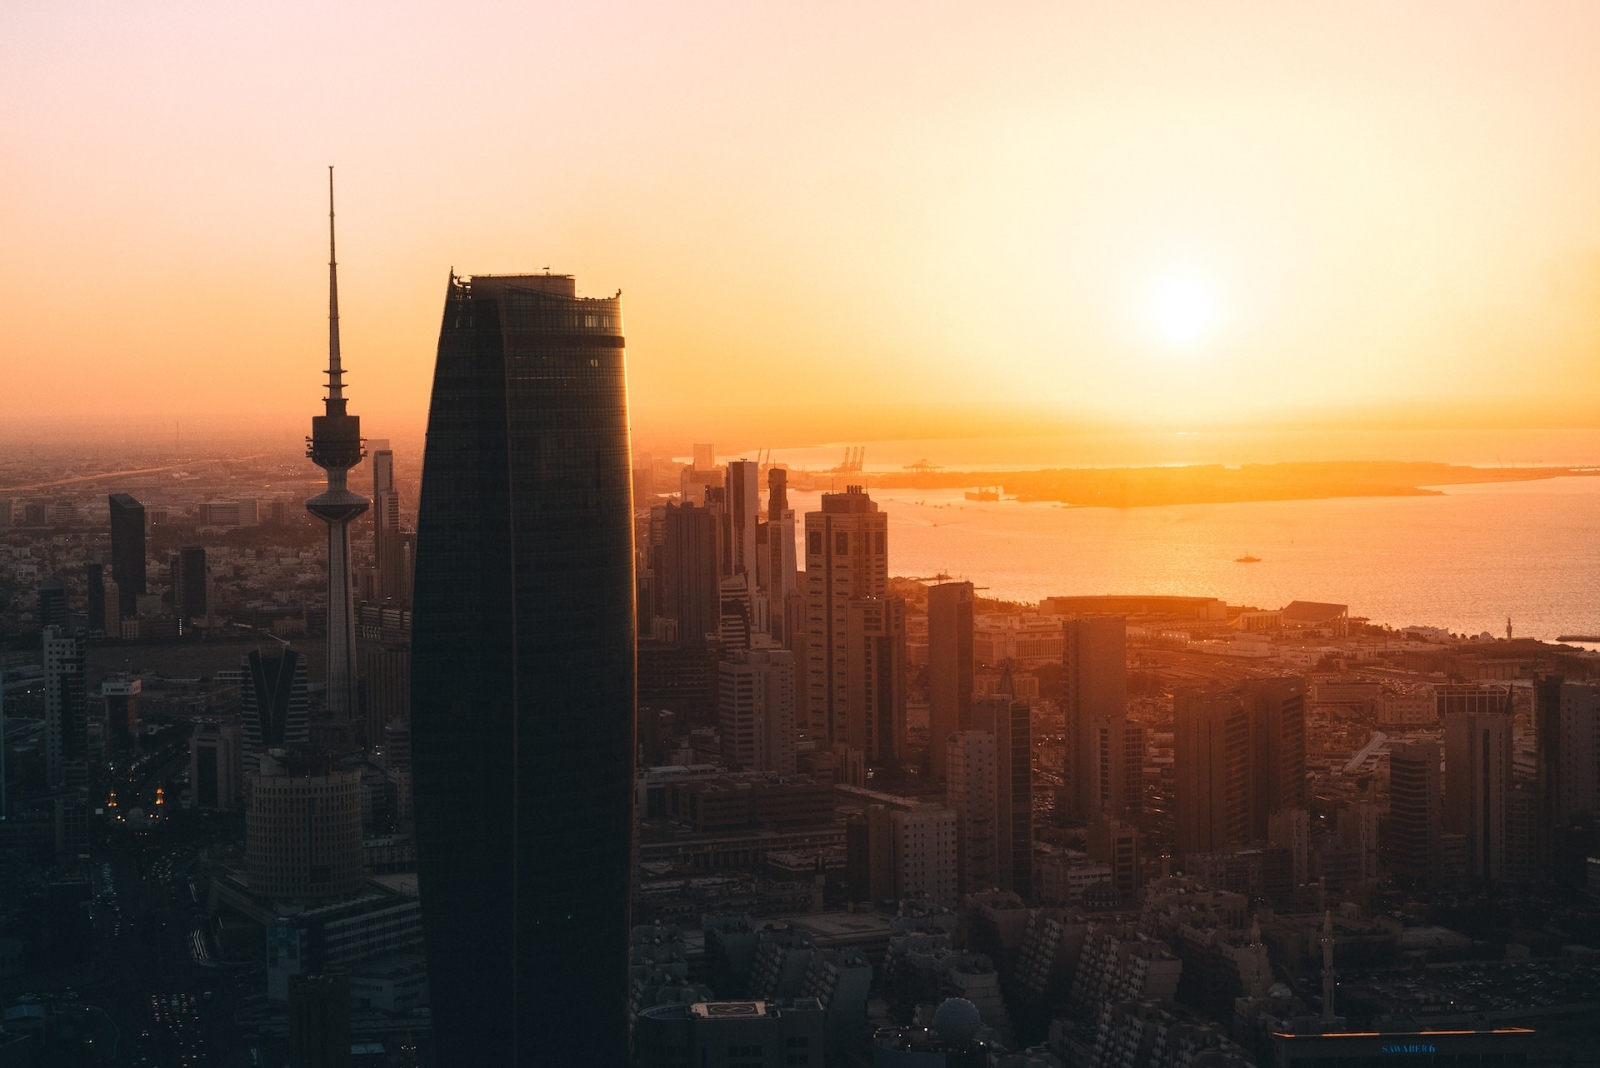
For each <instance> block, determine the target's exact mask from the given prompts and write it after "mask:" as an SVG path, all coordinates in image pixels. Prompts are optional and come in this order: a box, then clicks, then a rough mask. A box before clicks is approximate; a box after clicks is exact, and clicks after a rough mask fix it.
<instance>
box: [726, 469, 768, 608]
mask: <svg viewBox="0 0 1600 1068" xmlns="http://www.w3.org/2000/svg"><path fill="white" fill-rule="evenodd" d="M760 471H761V465H760V464H758V463H757V462H756V461H754V460H729V461H728V474H727V482H726V483H725V485H726V487H727V493H728V496H727V501H728V556H729V565H730V572H729V573H730V574H734V575H737V574H741V573H743V574H748V575H749V576H750V583H751V585H752V586H754V585H755V581H756V519H757V518H758V517H759V516H760V514H761V478H760Z"/></svg>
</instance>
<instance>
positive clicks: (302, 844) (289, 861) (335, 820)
mask: <svg viewBox="0 0 1600 1068" xmlns="http://www.w3.org/2000/svg"><path fill="white" fill-rule="evenodd" d="M249 777H250V807H249V809H248V810H247V811H246V812H245V821H244V829H245V865H246V870H247V872H248V875H249V878H250V889H251V890H253V891H255V892H256V893H258V894H264V895H267V896H269V897H275V898H281V899H284V900H292V901H312V900H317V899H324V898H330V897H338V896H340V895H343V894H350V893H354V892H355V891H357V890H359V889H361V884H362V883H363V882H364V881H365V880H366V873H365V872H364V870H363V868H362V863H363V856H362V852H361V769H360V768H358V767H356V768H351V767H345V766H344V765H343V764H341V763H339V762H338V760H337V759H336V758H335V757H333V756H329V755H326V754H321V753H287V752H285V751H284V750H281V749H279V750H274V751H272V752H269V753H263V754H261V757H260V761H259V764H258V769H257V770H256V771H252V772H250V773H249Z"/></svg>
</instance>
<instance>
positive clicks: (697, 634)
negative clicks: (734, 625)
mask: <svg viewBox="0 0 1600 1068" xmlns="http://www.w3.org/2000/svg"><path fill="white" fill-rule="evenodd" d="M659 511H660V513H661V516H660V518H661V545H660V547H659V548H658V549H657V550H656V551H655V554H654V556H655V558H654V560H653V561H652V564H651V571H652V572H653V573H654V578H655V587H656V590H657V596H658V604H657V611H658V614H659V615H660V616H661V617H662V618H663V619H670V620H672V621H673V622H674V624H675V626H676V637H675V639H674V640H676V641H680V642H703V641H705V640H706V635H708V634H715V633H717V632H718V630H719V628H720V625H721V612H722V607H721V606H722V601H721V589H720V586H719V578H718V571H717V536H716V519H715V517H714V516H713V515H712V514H711V512H710V510H709V509H706V508H699V507H696V506H695V505H692V504H666V505H662V506H660V508H659Z"/></svg>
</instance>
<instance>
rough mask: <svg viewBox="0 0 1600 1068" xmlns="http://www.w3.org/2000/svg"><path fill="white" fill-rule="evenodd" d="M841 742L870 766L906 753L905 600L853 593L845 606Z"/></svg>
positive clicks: (888, 762)
mask: <svg viewBox="0 0 1600 1068" xmlns="http://www.w3.org/2000/svg"><path fill="white" fill-rule="evenodd" d="M844 629H845V661H844V666H845V680H846V683H845V742H846V744H848V745H849V746H850V748H852V749H859V750H861V751H862V752H863V753H865V754H866V758H867V762H868V763H869V764H875V765H886V764H896V763H899V762H901V761H902V760H904V759H905V754H906V603H905V601H904V599H902V598H899V597H853V598H851V599H850V601H849V603H848V604H846V606H845V627H844Z"/></svg>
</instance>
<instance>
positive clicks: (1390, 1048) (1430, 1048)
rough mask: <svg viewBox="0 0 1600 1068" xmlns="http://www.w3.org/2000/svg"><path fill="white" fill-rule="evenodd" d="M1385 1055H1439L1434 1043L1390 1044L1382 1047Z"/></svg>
mask: <svg viewBox="0 0 1600 1068" xmlns="http://www.w3.org/2000/svg"><path fill="white" fill-rule="evenodd" d="M1381 1048H1382V1050H1383V1052H1385V1053H1437V1052H1439V1051H1438V1048H1437V1047H1436V1046H1434V1044H1433V1043H1432V1042H1390V1043H1388V1044H1386V1045H1384V1046H1383V1047H1381Z"/></svg>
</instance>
